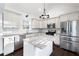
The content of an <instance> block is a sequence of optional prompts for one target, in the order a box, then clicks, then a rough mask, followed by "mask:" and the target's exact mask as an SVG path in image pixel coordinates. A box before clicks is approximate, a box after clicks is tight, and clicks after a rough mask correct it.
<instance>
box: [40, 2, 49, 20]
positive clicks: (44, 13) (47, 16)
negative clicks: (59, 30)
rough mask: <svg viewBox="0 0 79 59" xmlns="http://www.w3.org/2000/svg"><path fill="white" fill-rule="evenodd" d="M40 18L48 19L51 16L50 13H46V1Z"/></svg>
mask: <svg viewBox="0 0 79 59" xmlns="http://www.w3.org/2000/svg"><path fill="white" fill-rule="evenodd" d="M39 18H41V19H47V18H49V15H48V14H46V9H45V3H44V9H43V14H42V15H41V16H39Z"/></svg>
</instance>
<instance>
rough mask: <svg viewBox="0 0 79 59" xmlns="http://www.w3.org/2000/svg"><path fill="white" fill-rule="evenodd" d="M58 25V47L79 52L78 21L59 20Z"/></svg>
mask: <svg viewBox="0 0 79 59" xmlns="http://www.w3.org/2000/svg"><path fill="white" fill-rule="evenodd" d="M60 27H61V35H60V47H61V48H64V49H67V50H70V51H76V52H79V21H78V20H75V21H66V22H61V23H60Z"/></svg>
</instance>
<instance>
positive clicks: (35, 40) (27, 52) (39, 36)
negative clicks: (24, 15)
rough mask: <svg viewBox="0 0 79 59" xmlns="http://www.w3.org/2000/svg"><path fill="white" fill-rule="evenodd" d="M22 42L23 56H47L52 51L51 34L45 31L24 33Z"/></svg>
mask: <svg viewBox="0 0 79 59" xmlns="http://www.w3.org/2000/svg"><path fill="white" fill-rule="evenodd" d="M23 44H24V45H23V49H24V50H23V51H24V52H23V55H24V56H49V55H50V54H51V53H52V52H53V36H50V35H46V34H45V33H35V34H29V35H26V39H24V43H23Z"/></svg>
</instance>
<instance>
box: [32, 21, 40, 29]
mask: <svg viewBox="0 0 79 59" xmlns="http://www.w3.org/2000/svg"><path fill="white" fill-rule="evenodd" d="M39 26H40V24H39V21H38V20H32V28H39Z"/></svg>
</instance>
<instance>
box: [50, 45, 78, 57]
mask: <svg viewBox="0 0 79 59" xmlns="http://www.w3.org/2000/svg"><path fill="white" fill-rule="evenodd" d="M53 47H54V48H53V53H52V54H51V55H50V56H79V54H78V53H76V52H72V51H69V50H66V49H63V48H60V47H59V46H57V45H55V44H54V45H53Z"/></svg>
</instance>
